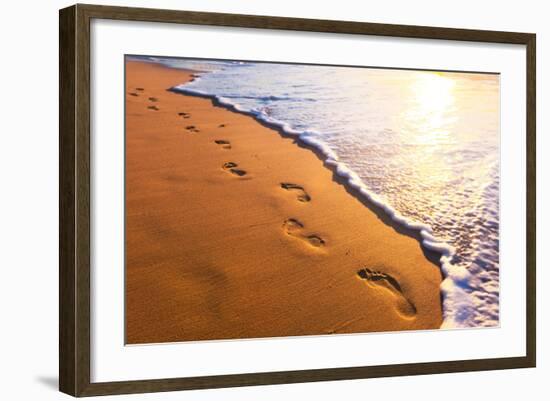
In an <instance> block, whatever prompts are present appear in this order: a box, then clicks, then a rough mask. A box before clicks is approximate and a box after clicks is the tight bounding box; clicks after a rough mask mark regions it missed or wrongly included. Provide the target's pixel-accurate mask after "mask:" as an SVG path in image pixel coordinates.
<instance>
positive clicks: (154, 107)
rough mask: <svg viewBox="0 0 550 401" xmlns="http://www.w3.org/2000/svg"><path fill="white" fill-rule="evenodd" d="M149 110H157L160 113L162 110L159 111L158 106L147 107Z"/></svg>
mask: <svg viewBox="0 0 550 401" xmlns="http://www.w3.org/2000/svg"><path fill="white" fill-rule="evenodd" d="M147 108H148V109H149V110H155V111H159V110H160V109H159V108H158V107H157V106H155V105H153V106H147Z"/></svg>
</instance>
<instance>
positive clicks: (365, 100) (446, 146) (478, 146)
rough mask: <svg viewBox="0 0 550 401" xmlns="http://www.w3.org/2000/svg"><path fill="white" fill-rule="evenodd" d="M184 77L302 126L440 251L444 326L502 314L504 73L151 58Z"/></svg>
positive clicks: (203, 89)
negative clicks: (190, 72)
mask: <svg viewBox="0 0 550 401" xmlns="http://www.w3.org/2000/svg"><path fill="white" fill-rule="evenodd" d="M154 61H157V62H161V63H164V64H167V65H169V66H172V67H176V68H191V69H194V70H199V71H202V73H200V77H199V78H198V79H195V80H194V81H193V82H190V83H187V84H184V85H180V86H177V87H176V88H175V89H176V90H179V91H181V92H184V93H194V94H202V95H209V96H212V97H215V98H216V99H217V100H219V101H220V102H221V103H222V104H226V105H228V106H232V107H234V108H236V109H238V110H240V111H244V112H247V113H250V114H252V115H254V116H255V117H256V118H258V119H260V120H263V121H266V122H269V123H271V124H275V125H278V126H281V127H282V128H283V129H285V130H286V131H288V132H289V133H292V134H296V135H299V136H300V138H301V139H302V140H303V141H304V142H307V143H309V144H310V145H313V146H316V147H318V148H319V149H320V150H321V151H323V152H324V153H325V155H326V156H327V163H328V164H333V165H336V166H337V167H338V173H339V174H340V175H342V176H345V177H347V178H348V179H349V182H350V185H353V186H355V187H357V188H359V189H360V191H361V192H362V193H363V194H364V195H365V196H366V197H367V198H369V199H370V200H371V201H373V202H374V203H376V204H378V205H380V206H382V207H383V208H384V209H385V210H386V211H387V213H388V214H390V215H391V216H392V217H393V218H394V219H395V220H396V221H398V222H400V223H402V224H404V225H408V226H410V227H414V228H417V229H419V230H421V233H422V236H423V238H424V241H423V243H424V245H425V246H426V247H428V248H432V249H436V250H439V251H441V252H442V254H443V256H442V258H441V265H442V270H443V273H444V275H445V277H446V279H445V280H444V282H443V283H442V286H441V289H442V294H443V309H444V323H443V326H442V327H444V328H451V327H475V326H494V325H497V324H498V319H499V256H498V249H499V178H500V171H499V170H500V165H499V160H500V155H499V130H500V127H499V113H500V110H499V103H500V101H499V96H500V95H499V76H498V75H490V74H465V73H443V72H429V71H406V70H391V69H373V68H350V67H328V66H310V65H309V66H304V65H290V64H272V63H248V62H246V63H243V62H221V61H207V60H183V59H154Z"/></svg>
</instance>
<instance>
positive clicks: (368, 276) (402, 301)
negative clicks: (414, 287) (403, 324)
mask: <svg viewBox="0 0 550 401" xmlns="http://www.w3.org/2000/svg"><path fill="white" fill-rule="evenodd" d="M357 275H358V276H359V278H360V279H361V280H365V281H366V283H367V285H368V286H369V287H371V288H376V289H382V290H383V291H389V292H390V293H391V294H393V296H394V297H395V298H396V299H397V311H398V312H399V313H400V314H401V315H403V316H404V317H407V318H412V317H414V316H415V315H416V307H415V306H414V304H413V303H412V302H411V301H409V300H408V299H407V298H406V297H405V295H404V294H403V290H402V289H401V286H400V285H399V283H398V282H397V280H396V279H394V278H393V277H392V276H390V275H389V274H386V273H382V272H379V271H375V270H370V269H367V268H364V269H361V270H359V271H358V272H357Z"/></svg>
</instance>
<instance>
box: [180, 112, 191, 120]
mask: <svg viewBox="0 0 550 401" xmlns="http://www.w3.org/2000/svg"><path fill="white" fill-rule="evenodd" d="M178 116H180V117H183V118H190V117H191V114H189V113H185V112H183V111H180V112H179V113H178Z"/></svg>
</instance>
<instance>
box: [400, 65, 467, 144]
mask: <svg viewBox="0 0 550 401" xmlns="http://www.w3.org/2000/svg"><path fill="white" fill-rule="evenodd" d="M455 85H456V83H455V81H454V80H453V79H452V78H449V77H447V76H443V75H440V74H439V73H437V72H424V73H420V74H415V78H414V79H413V80H412V81H411V85H410V90H411V92H413V96H412V99H413V100H412V104H411V105H410V107H408V108H407V110H406V112H405V115H404V120H405V121H406V122H407V125H408V128H409V129H407V131H408V132H414V133H415V137H414V138H411V139H413V140H414V142H415V143H423V144H435V143H438V142H447V140H448V139H449V135H450V134H451V127H452V124H453V122H454V121H455V117H453V116H452V114H453V113H452V112H453V110H454V105H455V92H454V88H455Z"/></svg>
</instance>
